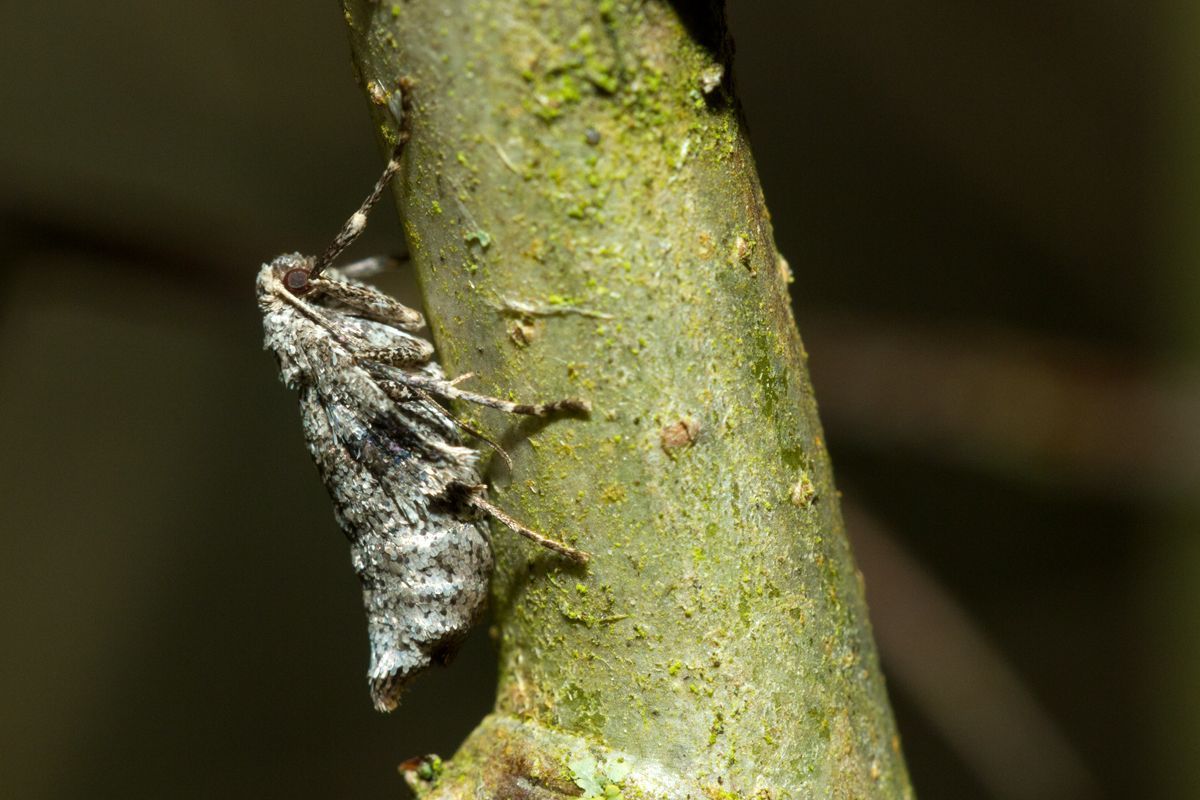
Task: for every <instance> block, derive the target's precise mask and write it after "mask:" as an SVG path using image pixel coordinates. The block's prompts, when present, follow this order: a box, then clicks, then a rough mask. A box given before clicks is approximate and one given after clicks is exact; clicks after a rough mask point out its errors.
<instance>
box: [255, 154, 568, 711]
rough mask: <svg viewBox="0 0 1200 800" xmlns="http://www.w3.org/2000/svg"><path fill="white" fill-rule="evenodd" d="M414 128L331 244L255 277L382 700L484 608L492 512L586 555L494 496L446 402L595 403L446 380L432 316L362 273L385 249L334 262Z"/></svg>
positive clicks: (547, 542) (373, 687)
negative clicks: (501, 393)
mask: <svg viewBox="0 0 1200 800" xmlns="http://www.w3.org/2000/svg"><path fill="white" fill-rule="evenodd" d="M405 139H407V135H406V134H405V133H402V134H401V142H400V144H399V145H398V146H397V148H396V151H395V152H394V153H393V156H392V158H391V160H390V161H389V162H388V166H387V168H386V169H385V170H384V173H383V175H382V176H381V177H380V179H379V181H378V182H377V183H376V185H375V189H374V191H373V192H372V193H371V195H369V196H368V198H367V200H366V201H365V202H364V203H363V205H362V207H360V208H359V210H358V211H356V212H355V213H354V214H353V215H352V216H351V217H350V219H349V220H348V221H347V222H346V225H345V226H344V227H343V228H342V231H341V232H340V233H339V234H338V236H337V237H336V238H335V239H334V242H333V244H331V245H330V247H329V248H328V249H327V250H326V251H325V253H324V254H322V255H321V256H320V257H318V258H314V257H312V256H304V255H301V254H299V253H292V254H287V255H282V256H279V257H277V258H275V259H274V260H273V261H271V262H270V263H268V264H265V265H263V267H262V269H261V270H260V271H259V274H258V281H257V294H258V305H259V308H260V310H261V311H262V314H263V328H264V333H265V337H264V347H265V348H266V349H267V350H270V351H271V352H272V353H274V355H275V358H276V360H277V361H278V364H279V374H280V378H281V379H282V380H283V382H284V383H285V384H286V385H287V386H288V387H289V388H292V389H295V390H296V391H297V392H298V394H299V400H300V414H301V422H302V426H303V429H304V434H305V439H306V440H307V443H308V450H309V452H310V453H311V454H312V457H313V460H314V461H315V462H316V465H317V469H318V471H319V473H320V475H321V479H322V481H324V483H325V486H326V487H327V489H328V490H329V494H330V497H331V499H332V500H333V505H334V513H335V516H336V518H337V522H338V524H339V525H340V526H341V528H342V530H343V531H344V532H345V534H346V537H347V538H348V539H349V540H350V553H351V561H352V564H353V566H354V571H355V573H357V575H358V577H359V579H360V581H361V583H362V587H363V602H364V605H365V608H366V614H367V633H368V638H369V640H370V667H369V669H368V680H369V685H370V691H371V696H372V699H373V701H374V703H375V706H376V708H378V709H379V710H381V711H391V710H393V709H395V708H396V706H397V705H398V703H399V698H400V695H401V694H402V692H403V689H404V687H405V685H406V684H407V683H408V682H409V680H410V679H411V678H412V677H413V676H414V675H416V674H417V673H418V672H420V671H421V670H423V669H425V668H426V667H427V666H429V665H430V664H431V663H433V662H444V661H445V659H446V658H447V657H448V656H449V655H450V654H451V653H452V652H453V649H454V647H455V646H456V645H457V643H458V642H459V641H461V639H462V638H463V637H464V636H465V634H466V632H467V631H468V629H469V628H470V627H471V625H472V624H473V623H474V621H475V620H476V618H477V617H478V616H479V613H480V611H481V610H482V608H483V606H484V604H485V602H486V599H487V592H488V580H489V578H490V575H491V569H492V553H491V549H490V548H491V545H490V539H489V536H488V527H487V519H486V518H487V517H488V516H490V517H492V518H495V519H497V520H498V521H500V522H502V523H504V524H505V525H506V526H508V527H509V528H511V529H513V530H514V531H516V532H517V533H520V534H522V535H523V536H526V537H527V538H529V539H531V540H533V541H535V542H537V543H538V544H540V545H542V546H544V547H546V548H548V549H550V550H553V551H555V552H556V553H558V554H560V555H562V556H564V557H566V558H568V559H571V560H573V561H575V562H577V563H585V562H586V561H587V555H586V554H585V553H583V552H581V551H579V550H576V549H574V548H572V547H569V546H567V545H565V544H562V543H560V542H558V541H555V540H553V539H548V538H546V537H544V536H542V535H541V534H539V533H536V532H535V531H532V530H530V529H529V528H527V527H525V526H524V525H521V524H520V523H519V522H517V521H516V520H514V519H513V518H511V517H510V516H508V515H507V514H505V513H504V512H503V511H501V510H500V509H498V508H496V507H495V506H493V505H491V503H489V502H488V501H487V499H486V494H485V492H486V488H485V487H484V486H483V485H482V484H481V482H480V479H479V473H478V466H477V464H478V458H479V456H478V453H477V452H476V451H475V450H474V449H472V448H470V447H465V446H463V445H462V444H461V442H460V438H459V429H460V428H463V429H465V430H468V431H469V432H471V433H475V432H474V431H473V430H471V429H470V428H466V426H464V425H463V424H462V423H460V422H459V421H458V420H456V419H455V418H454V417H453V416H452V415H451V414H450V413H449V412H448V411H447V410H446V409H445V408H444V407H443V406H442V405H441V403H439V402H438V401H441V402H445V401H447V400H455V399H457V400H462V401H466V402H471V403H477V404H480V405H484V406H488V407H491V408H497V409H500V410H502V411H507V412H510V413H518V414H532V415H537V416H546V415H549V414H553V413H556V412H561V411H567V412H586V411H587V410H588V404H587V403H586V402H584V401H581V400H561V401H558V402H554V403H544V404H540V405H526V404H517V403H511V402H509V401H506V400H500V399H498V398H493V397H487V396H484V395H479V394H475V393H472V392H468V391H465V390H463V389H461V388H459V387H458V385H457V384H458V382H459V381H461V380H462V378H460V379H459V380H456V381H451V380H447V379H446V378H445V376H444V375H443V373H442V369H441V367H440V366H439V365H438V364H437V363H436V362H435V361H434V360H433V354H434V349H433V346H432V345H431V344H430V343H429V342H427V341H426V340H424V339H422V338H420V337H418V336H415V335H414V334H413V333H411V332H410V331H413V330H417V329H419V328H421V327H423V326H424V324H425V321H424V319H423V317H422V316H421V314H420V313H419V312H418V311H415V310H413V309H411V308H408V307H406V306H404V305H402V304H400V303H399V302H397V301H395V300H393V299H392V298H390V297H388V296H387V295H385V294H383V293H381V292H379V291H377V290H376V289H374V288H373V287H371V286H369V285H367V284H365V283H363V282H362V281H361V280H359V278H361V277H367V276H369V275H370V274H373V273H374V272H377V271H379V270H380V269H382V268H385V267H386V265H387V259H368V260H366V261H362V262H358V263H356V264H351V265H349V266H347V267H343V268H341V269H338V268H334V267H332V266H331V263H332V261H333V260H334V258H336V257H337V256H338V255H339V254H340V253H341V252H342V251H343V250H344V249H345V248H346V247H348V246H349V245H350V243H352V242H353V241H354V239H356V238H357V237H358V235H359V233H361V231H362V229H363V227H364V226H365V224H366V218H367V214H368V212H369V211H370V209H371V207H372V206H373V205H374V204H375V203H376V202H377V201H378V200H379V197H380V196H381V195H382V193H383V191H384V189H385V188H386V186H387V184H388V182H389V181H390V180H391V178H392V177H393V176H394V175H395V173H396V172H397V171H398V170H399V164H400V153H401V151H402V148H403V144H404V140H405ZM465 377H468V376H463V378H465ZM501 453H502V451H501ZM502 454H503V453H502ZM506 458H507V457H506Z"/></svg>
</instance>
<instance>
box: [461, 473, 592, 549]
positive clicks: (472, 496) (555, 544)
mask: <svg viewBox="0 0 1200 800" xmlns="http://www.w3.org/2000/svg"><path fill="white" fill-rule="evenodd" d="M467 489H468V495H467V502H468V503H470V504H471V505H472V506H474V507H475V508H478V509H479V510H480V511H482V512H483V513H485V514H487V515H488V516H490V517H492V518H494V519H496V520H497V521H499V522H502V523H503V524H504V525H505V526H506V527H508V528H509V529H510V530H512V531H513V532H514V533H519V534H521V535H522V536H524V537H525V538H526V539H528V540H529V541H531V542H535V543H536V544H539V545H541V546H542V547H544V548H546V549H547V550H553V551H554V552H556V553H558V554H559V555H562V556H565V557H566V558H569V559H571V560H572V561H574V562H575V563H577V564H586V563H588V559H590V558H591V556H589V555H588V554H587V553H585V552H583V551H582V550H576V549H575V548H574V547H571V546H570V545H566V544H563V543H562V542H560V541H558V540H556V539H551V538H549V537H546V536H543V535H542V534H540V533H538V532H537V531H534V530H531V529H529V528H526V527H525V526H524V525H522V524H521V523H519V522H517V521H516V520H515V519H513V518H512V517H510V516H509V515H508V514H506V513H505V512H504V511H501V510H500V509H499V508H496V507H495V506H494V505H492V504H491V503H489V502H488V501H487V500H485V499H484V497H483V492H484V491H486V489H487V487H486V486H483V485H480V486H469V487H467Z"/></svg>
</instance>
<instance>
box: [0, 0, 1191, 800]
mask: <svg viewBox="0 0 1200 800" xmlns="http://www.w3.org/2000/svg"><path fill="white" fill-rule="evenodd" d="M730 5H731V6H733V7H732V8H731V9H730V16H731V24H732V27H733V32H734V35H735V38H736V43H737V57H736V66H735V78H736V82H737V86H738V90H739V93H740V96H741V99H742V102H743V104H744V106H745V114H746V117H747V121H748V125H749V130H750V136H751V140H752V142H753V146H754V151H755V156H756V158H757V160H758V165H759V169H760V173H761V176H762V181H763V183H764V185H765V189H766V194H767V200H768V203H769V205H770V208H771V210H772V214H773V217H774V222H775V227H776V235H777V238H778V241H779V245H780V247H781V249H782V251H783V252H784V254H785V255H786V256H787V257H788V259H789V260H790V262H791V265H792V268H793V270H794V272H795V274H796V283H795V284H794V286H793V292H794V297H795V305H796V311H797V317H798V320H799V324H800V328H801V332H802V334H803V336H804V338H805V342H806V344H807V346H808V350H809V352H810V355H811V368H812V372H813V375H814V379H815V382H816V390H817V397H818V401H819V403H820V406H821V411H822V415H823V419H824V422H825V424H826V427H827V433H828V440H829V444H830V449H831V451H832V453H833V457H834V464H835V468H836V470H837V473H838V479H839V483H840V485H841V488H842V490H843V492H844V494H845V497H844V501H845V508H846V514H847V519H848V522H849V526H850V529H851V533H852V538H853V539H854V542H855V548H856V552H857V554H858V557H859V559H860V564H861V566H862V569H863V572H864V573H865V575H866V582H867V591H868V601H869V603H870V605H871V610H872V618H873V620H874V624H875V630H876V635H877V638H878V640H879V643H880V648H881V651H882V655H883V660H884V667H885V671H886V672H887V674H888V679H889V689H890V692H891V695H892V698H893V701H894V703H895V709H896V714H897V717H898V721H899V726H900V729H901V732H902V735H903V743H904V748H905V751H906V754H907V757H908V762H909V765H910V768H911V771H912V777H913V781H914V784H915V787H916V790H917V793H918V796H919V797H921V798H923V799H924V800H936V799H939V798H964V797H980V798H994V799H995V800H1009V799H1010V798H1059V799H1066V800H1070V799H1071V798H1146V797H1172V798H1177V797H1200V759H1197V758H1196V755H1197V752H1198V750H1200V735H1198V734H1200V538H1198V537H1197V535H1196V534H1197V531H1198V530H1200V502H1198V500H1197V494H1196V491H1195V490H1196V489H1197V488H1198V485H1200V482H1198V478H1200V371H1198V370H1197V366H1198V362H1197V358H1198V356H1200V314H1198V313H1197V312H1198V310H1200V270H1197V266H1196V265H1197V264H1198V263H1200V225H1198V224H1197V223H1200V202H1198V201H1200V180H1198V178H1200V175H1198V174H1197V173H1198V169H1197V167H1198V166H1200V102H1198V101H1200V63H1198V62H1200V8H1197V7H1196V6H1195V4H1194V3H1191V2H1188V0H1152V1H1151V2H1147V3H1138V4H1134V3H1124V2H1117V1H1116V0H1041V2H1037V3H1034V2H1014V1H1013V0H989V1H988V2H977V3H962V2H955V0H918V2H915V3H909V4H903V5H898V4H894V3H884V2H876V1H871V0H858V1H856V0H841V2H811V1H808V0H801V1H799V2H797V0H757V1H756V2H754V3H742V2H737V3H731V4H730ZM2 39H3V43H4V46H3V47H0V75H2V76H3V77H0V107H2V108H4V109H5V115H4V118H5V121H4V124H3V125H0V269H2V270H3V280H2V281H0V376H2V377H0V448H2V452H3V458H0V487H2V488H0V502H2V504H3V515H2V516H0V520H2V522H0V529H2V530H3V535H2V536H0V636H2V637H3V642H4V644H3V648H2V649H0V653H2V655H0V687H2V691H3V694H4V697H5V698H6V699H5V701H4V708H3V712H2V713H0V796H4V797H22V798H24V797H31V798H75V797H82V796H87V797H94V798H103V797H142V796H169V797H180V798H190V797H195V798H201V797H203V798H207V797H216V796H222V797H246V798H250V797H284V796H292V797H350V796H358V797H381V796H402V795H403V793H404V791H405V790H404V789H403V788H402V787H401V785H400V780H399V778H398V777H397V775H396V772H395V765H396V764H397V763H398V762H399V761H400V760H402V759H404V758H406V757H408V756H411V755H416V754H419V753H424V752H428V751H431V750H433V751H438V752H441V753H443V754H448V753H449V752H451V751H452V750H453V748H454V746H455V744H456V743H457V742H458V741H460V740H461V738H462V737H463V736H464V735H465V733H466V732H467V731H469V730H470V729H471V727H472V726H473V724H474V722H475V721H476V720H477V719H478V718H479V717H480V716H481V715H482V714H483V713H484V712H485V711H486V710H487V708H488V707H489V705H490V701H491V692H492V684H493V681H494V677H495V664H494V659H493V656H492V654H491V650H490V645H489V642H488V640H487V637H486V634H478V635H476V636H475V637H474V638H472V639H471V640H470V641H469V642H468V644H467V645H466V647H465V649H464V651H463V652H462V653H461V655H460V657H459V659H458V661H457V663H456V664H455V666H454V668H453V669H452V670H446V671H439V672H438V673H436V674H433V675H430V676H427V677H426V678H424V679H423V680H422V681H421V682H420V683H419V685H418V689H417V690H416V691H413V692H411V693H410V694H409V695H408V696H407V698H406V699H405V702H404V704H403V706H402V707H401V709H400V710H399V711H398V712H397V713H396V714H393V715H392V716H390V717H385V716H381V715H378V714H376V713H375V712H374V711H373V710H372V709H371V706H370V703H369V700H368V696H367V692H366V687H365V683H364V680H363V673H364V670H365V665H366V642H365V638H364V632H363V622H362V615H361V608H360V601H359V590H358V586H357V583H356V581H355V580H354V577H353V575H352V573H351V570H350V568H349V564H348V559H347V553H346V546H345V542H344V540H343V538H342V536H341V534H340V533H339V532H338V530H337V528H336V526H335V524H334V522H333V519H332V514H331V511H330V507H329V503H328V500H327V498H326V495H325V492H324V490H323V489H322V488H321V486H320V482H319V481H318V479H317V476H316V473H315V470H314V469H313V467H312V465H311V463H310V461H309V458H308V455H307V453H306V451H305V449H304V445H303V441H302V437H301V433H300V428H299V421H298V414H297V410H296V405H295V399H294V398H293V397H292V396H291V395H290V394H289V393H288V392H287V391H285V390H284V388H283V387H282V386H281V385H280V384H279V383H278V381H277V378H276V375H275V370H274V365H273V362H272V360H271V358H270V356H268V355H267V354H266V353H264V352H262V351H261V349H260V341H261V333H260V323H259V318H258V313H257V311H256V309H255V306H254V301H253V294H252V289H251V284H252V281H253V277H254V275H255V272H256V270H257V269H258V266H259V264H260V263H261V262H262V261H263V260H266V259H268V258H270V257H271V256H273V255H275V254H277V253H279V252H283V251H291V250H295V249H300V250H304V251H309V252H311V251H314V250H316V249H319V248H320V247H322V246H324V245H325V244H326V243H327V241H328V239H329V237H330V236H331V235H332V234H333V233H334V232H335V230H336V228H337V226H338V225H339V224H340V223H341V221H342V220H343V219H344V218H345V216H346V215H347V213H348V212H349V211H350V210H352V209H353V208H354V206H355V204H357V203H358V201H359V200H360V199H361V197H362V195H363V193H364V191H365V189H366V187H368V186H369V185H370V182H371V181H373V180H374V178H375V177H376V174H377V170H378V168H379V164H380V158H379V154H378V151H377V149H376V144H375V142H374V140H373V139H372V130H371V125H370V123H369V121H368V117H367V113H366V104H365V100H364V99H363V97H362V96H361V94H360V92H359V90H358V88H357V87H356V86H355V83H354V80H353V77H352V70H351V67H350V61H349V47H348V45H347V41H346V34H345V31H344V29H343V23H342V18H341V12H340V10H339V7H338V4H337V3H336V2H332V0H320V1H319V2H318V1H317V0H313V1H312V2H303V3H296V2H294V1H293V2H286V3H285V2H282V1H281V0H260V1H259V2H256V3H244V2H234V1H233V0H210V2H206V3H186V4H185V3H161V2H151V1H150V0H141V1H140V2H136V1H134V0H124V1H123V2H121V1H119V2H115V3H94V2H87V3H85V2H76V0H60V2H56V3H8V4H6V5H5V9H4V33H3V34H2ZM389 214H390V212H389V211H385V212H383V213H382V214H381V215H380V216H379V218H378V219H379V221H377V222H376V223H375V224H374V225H373V226H372V227H371V228H370V229H369V230H368V233H367V239H368V241H367V242H366V243H364V244H362V245H360V246H358V248H357V250H356V252H357V253H361V254H367V253H371V252H389V251H393V250H395V249H396V245H397V243H398V242H399V236H400V233H399V228H398V226H396V225H395V224H394V223H393V222H389V221H388V220H389V218H390V217H389ZM391 288H393V289H394V290H395V291H396V292H398V293H400V294H401V296H403V297H405V298H407V300H408V301H409V302H415V299H414V295H413V294H412V287H411V286H405V285H398V286H394V287H391Z"/></svg>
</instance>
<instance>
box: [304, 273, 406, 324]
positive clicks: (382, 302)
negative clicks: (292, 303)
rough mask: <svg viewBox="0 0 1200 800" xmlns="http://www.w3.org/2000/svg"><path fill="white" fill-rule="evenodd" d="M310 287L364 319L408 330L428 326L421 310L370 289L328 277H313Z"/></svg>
mask: <svg viewBox="0 0 1200 800" xmlns="http://www.w3.org/2000/svg"><path fill="white" fill-rule="evenodd" d="M308 285H309V286H311V287H312V289H311V291H313V292H314V294H317V295H323V296H325V297H329V298H331V299H333V300H335V301H336V302H338V303H341V304H342V305H343V306H345V307H346V308H348V309H350V310H351V311H353V312H354V313H355V314H357V315H358V316H360V317H364V318H365V319H370V320H374V321H376V322H382V323H384V324H385V325H391V326H393V327H395V328H400V329H401V330H406V331H415V330H417V329H418V328H424V327H425V317H424V316H423V315H422V314H421V312H420V311H417V310H416V309H415V308H409V307H408V306H406V305H404V304H403V303H401V302H399V301H397V300H393V299H392V298H390V297H388V296H387V295H386V294H384V293H383V292H380V291H376V290H375V289H372V288H370V287H367V286H358V285H356V284H353V283H346V282H345V281H335V280H330V279H329V278H313V279H311V280H309V282H308Z"/></svg>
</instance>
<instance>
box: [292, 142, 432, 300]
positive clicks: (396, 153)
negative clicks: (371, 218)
mask: <svg viewBox="0 0 1200 800" xmlns="http://www.w3.org/2000/svg"><path fill="white" fill-rule="evenodd" d="M407 142H408V131H400V139H399V141H397V142H396V147H395V149H394V150H392V157H391V158H389V159H388V163H387V166H385V167H384V168H383V174H382V175H380V176H379V180H377V181H375V188H374V189H372V190H371V193H370V194H369V195H367V199H366V200H364V201H363V203H362V205H361V206H359V207H358V210H357V211H355V212H354V213H353V214H351V215H350V219H348V220H346V224H345V225H343V226H342V229H341V230H340V231H338V235H337V236H335V237H333V241H332V242H330V244H329V247H326V248H325V252H324V253H322V254H321V257H320V258H318V259H317V261H316V263H315V264H314V265H313V268H312V269H311V270H310V271H309V273H308V279H309V280H310V281H311V280H312V279H313V278H315V277H317V276H318V275H320V274H321V273H322V272H324V271H325V268H326V267H328V266H329V265H330V264H332V263H333V260H334V259H335V258H337V257H338V256H340V255H341V254H342V251H344V250H345V249H346V248H347V247H349V246H350V245H352V244H354V241H355V240H356V239H357V238H358V237H359V235H360V234H362V232H363V230H365V229H366V227H367V215H368V214H370V213H371V209H372V208H374V207H375V204H376V203H378V202H379V199H380V198H381V197H383V192H384V190H386V189H387V186H388V183H390V182H391V180H392V178H394V177H395V176H396V173H397V172H399V171H400V156H401V155H403V154H404V145H405V143H407Z"/></svg>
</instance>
